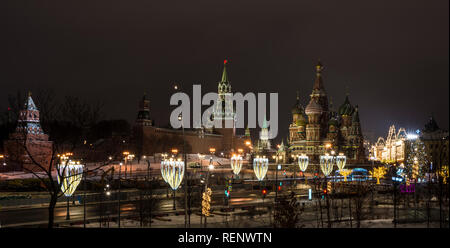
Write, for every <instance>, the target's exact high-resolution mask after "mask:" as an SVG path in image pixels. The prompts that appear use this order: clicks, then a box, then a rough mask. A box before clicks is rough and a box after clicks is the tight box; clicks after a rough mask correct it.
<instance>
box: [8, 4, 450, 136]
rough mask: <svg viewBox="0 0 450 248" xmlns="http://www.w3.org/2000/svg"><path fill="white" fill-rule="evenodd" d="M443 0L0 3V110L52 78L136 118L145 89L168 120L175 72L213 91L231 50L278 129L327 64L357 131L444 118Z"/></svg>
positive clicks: (242, 86)
mask: <svg viewBox="0 0 450 248" xmlns="http://www.w3.org/2000/svg"><path fill="white" fill-rule="evenodd" d="M448 9H449V6H448V0H433V1H429V0H405V1H404V0H401V1H397V0H396V1H392V0H387V1H384V0H377V1H360V0H354V1H353V0H352V1H345V0H344V1H336V0H311V1H310V0H292V1H285V0H277V1H268V0H237V1H234V0H220V1H219V0H205V1H198V0H183V1H173V0H164V1H162V0H161V1H159V0H139V1H138V0H133V1H111V0H105V1H94V0H90V1H19V0H2V1H1V2H0V30H1V34H0V83H1V90H0V109H1V110H2V111H3V110H4V109H6V108H7V104H8V101H7V96H8V94H15V93H16V92H17V90H22V91H24V92H25V91H27V90H31V91H38V89H39V88H41V89H51V90H53V91H54V92H56V93H57V94H58V96H61V97H62V96H64V95H68V94H69V95H76V96H82V97H83V98H85V99H87V100H88V101H101V102H103V103H104V112H105V117H106V118H112V119H116V118H125V119H128V120H129V121H133V120H134V118H135V117H136V114H137V108H138V100H139V99H140V98H141V97H142V95H143V92H144V91H146V92H147V94H148V95H149V97H150V101H151V115H152V118H153V119H155V121H156V123H157V125H165V124H167V123H168V117H169V112H168V109H169V107H168V105H169V96H170V94H171V92H170V89H171V87H172V85H173V84H174V83H178V84H181V85H182V88H183V89H184V90H185V91H187V92H189V94H191V93H190V92H191V91H192V84H198V83H201V84H202V90H203V93H206V92H209V91H216V90H217V82H218V81H219V80H220V76H221V71H222V63H223V60H224V59H228V61H229V64H228V67H227V69H228V73H229V78H230V80H231V84H232V87H233V88H232V89H233V91H238V92H243V93H246V92H249V91H251V92H267V93H270V92H278V93H279V100H280V102H279V126H280V130H279V137H278V138H277V139H278V140H279V139H280V138H281V137H283V138H284V137H286V136H287V135H288V125H289V123H290V122H291V114H290V110H291V107H292V106H293V105H294V103H295V97H296V91H297V90H299V91H300V94H301V101H302V103H303V104H307V102H308V101H309V94H310V93H311V90H312V86H313V81H314V65H315V64H316V63H317V60H318V59H319V58H320V59H321V61H322V63H323V64H324V66H325V70H324V73H323V76H324V85H325V89H326V91H327V93H328V95H329V96H331V97H332V98H333V103H334V105H335V108H337V107H338V106H339V105H341V104H342V103H343V101H344V98H345V92H346V87H347V86H348V91H349V93H350V102H351V103H352V104H357V105H359V110H360V118H361V121H362V129H363V132H365V133H367V134H369V135H371V134H372V135H373V136H374V138H376V137H378V136H386V135H387V131H388V128H389V125H391V124H395V125H396V126H398V127H405V128H406V129H407V130H415V129H418V128H422V127H423V125H424V124H425V122H426V121H427V120H428V118H429V115H430V114H431V113H434V116H435V118H436V120H437V122H438V124H439V125H440V127H442V128H445V129H448V126H449V115H448V112H449V95H448V94H449V73H448V67H449V57H448V55H449V46H448V42H449V15H448V13H449V12H448Z"/></svg>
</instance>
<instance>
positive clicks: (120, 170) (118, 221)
mask: <svg viewBox="0 0 450 248" xmlns="http://www.w3.org/2000/svg"><path fill="white" fill-rule="evenodd" d="M121 174H122V162H120V163H119V192H118V195H117V198H118V200H117V226H118V228H120V185H121V182H120V181H121V178H120V177H121Z"/></svg>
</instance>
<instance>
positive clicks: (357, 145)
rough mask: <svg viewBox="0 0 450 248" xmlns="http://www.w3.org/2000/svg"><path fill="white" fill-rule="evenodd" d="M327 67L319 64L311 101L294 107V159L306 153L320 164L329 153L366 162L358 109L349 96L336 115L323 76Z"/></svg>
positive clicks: (352, 161)
mask: <svg viewBox="0 0 450 248" xmlns="http://www.w3.org/2000/svg"><path fill="white" fill-rule="evenodd" d="M322 71H323V65H322V64H321V63H320V61H319V62H318V64H317V65H316V78H315V81H314V85H313V90H312V93H311V95H310V101H309V103H308V104H307V105H306V107H305V108H304V107H303V106H302V105H301V104H300V96H299V94H298V92H297V102H296V103H295V105H294V106H293V107H292V123H291V124H290V125H289V146H288V151H289V153H290V155H291V156H293V157H296V156H297V155H302V154H306V155H307V156H308V157H309V158H310V161H311V162H312V163H318V161H319V157H320V156H321V155H324V154H325V153H329V154H330V153H332V151H334V152H335V153H336V154H338V153H343V154H344V155H346V156H347V163H348V164H355V163H364V161H365V153H364V147H363V135H362V132H361V123H360V121H359V112H358V106H357V105H356V106H353V105H352V104H351V103H350V100H349V97H348V94H347V96H346V97H345V101H344V103H343V104H342V105H341V106H340V107H339V109H338V111H337V112H336V111H335V110H334V109H333V106H332V104H331V103H330V104H328V96H327V93H326V91H325V87H324V83H323V77H322Z"/></svg>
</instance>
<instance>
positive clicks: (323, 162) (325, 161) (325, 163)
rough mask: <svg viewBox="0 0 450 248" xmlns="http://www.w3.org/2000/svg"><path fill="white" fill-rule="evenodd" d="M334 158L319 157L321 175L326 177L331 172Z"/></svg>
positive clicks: (326, 155) (328, 156) (327, 156)
mask: <svg viewBox="0 0 450 248" xmlns="http://www.w3.org/2000/svg"><path fill="white" fill-rule="evenodd" d="M333 165H334V156H330V155H328V154H325V155H322V156H320V169H321V170H322V172H323V174H324V175H325V176H326V177H327V176H328V175H330V174H331V172H332V171H333Z"/></svg>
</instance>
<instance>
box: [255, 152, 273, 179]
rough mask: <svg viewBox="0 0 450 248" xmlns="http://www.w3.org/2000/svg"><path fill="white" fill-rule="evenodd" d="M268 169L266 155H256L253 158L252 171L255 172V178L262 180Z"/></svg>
mask: <svg viewBox="0 0 450 248" xmlns="http://www.w3.org/2000/svg"><path fill="white" fill-rule="evenodd" d="M268 169H269V159H268V158H266V157H262V158H260V157H256V158H254V159H253V171H254V172H255V175H256V178H258V180H259V181H262V180H263V179H264V177H265V176H266V174H267V170H268Z"/></svg>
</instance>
